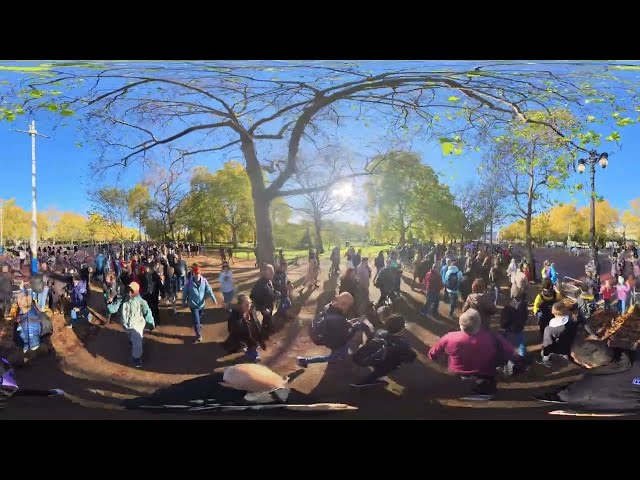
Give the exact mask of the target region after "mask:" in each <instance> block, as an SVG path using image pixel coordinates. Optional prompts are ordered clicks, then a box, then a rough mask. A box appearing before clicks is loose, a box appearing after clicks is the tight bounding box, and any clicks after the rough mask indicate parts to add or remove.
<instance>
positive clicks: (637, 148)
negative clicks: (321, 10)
mask: <svg viewBox="0 0 640 480" xmlns="http://www.w3.org/2000/svg"><path fill="white" fill-rule="evenodd" d="M630 110H631V111H633V109H632V108H630ZM30 120H31V118H27V117H25V116H19V117H18V118H17V120H16V121H15V122H13V123H7V122H3V123H0V145H2V153H1V154H0V165H2V175H0V198H3V199H8V198H15V199H16V201H17V203H18V204H19V205H20V206H22V207H23V208H25V209H29V208H30V204H31V140H30V138H29V136H28V135H26V134H22V133H17V132H15V131H14V130H13V129H15V128H18V129H26V128H27V124H28V122H29V121H30ZM35 120H36V123H37V129H38V131H40V132H41V133H43V134H46V135H49V136H50V138H48V139H43V138H38V140H37V161H38V205H39V210H41V211H42V210H45V209H46V208H47V207H50V206H54V207H56V208H58V209H60V210H64V211H73V212H77V213H81V214H85V213H86V212H87V210H88V209H89V207H90V204H89V201H88V198H87V191H88V190H89V189H90V188H91V187H92V186H95V183H94V182H95V180H94V179H93V177H92V173H91V172H90V171H89V170H88V168H87V165H88V162H89V161H90V160H91V159H92V156H93V155H95V153H94V152H93V151H92V150H91V148H90V147H89V146H86V145H85V146H84V147H83V148H78V147H77V146H76V144H77V143H78V142H86V138H85V137H84V136H83V135H82V134H81V132H79V130H78V128H77V125H76V120H75V119H74V117H71V118H70V119H69V121H68V126H67V127H58V128H56V129H54V124H53V119H52V118H48V117H47V116H46V115H43V116H41V117H36V118H35ZM595 130H596V131H598V129H597V128H595ZM606 130H607V129H604V130H602V131H599V133H603V134H604V135H603V136H607V135H608V134H609V133H610V130H611V129H610V128H608V131H606ZM620 131H621V133H622V136H623V138H622V144H621V147H622V148H620V146H617V145H615V144H612V143H608V142H603V144H602V146H601V147H600V149H601V150H604V151H609V152H611V155H610V162H609V167H608V168H607V169H606V170H605V171H602V172H598V175H597V184H598V192H599V193H600V194H601V195H603V196H604V197H605V198H606V199H607V200H609V201H610V202H611V203H612V205H613V206H614V207H616V208H619V209H625V208H627V207H628V202H629V201H630V200H631V199H633V198H635V197H637V196H640V192H637V189H636V185H637V181H636V178H637V171H638V167H640V164H639V163H638V162H637V161H636V155H638V152H640V126H639V125H638V124H635V125H631V126H627V127H625V128H624V129H621V130H620ZM338 135H339V137H340V142H341V144H343V145H344V146H345V147H346V148H349V149H350V150H352V151H354V152H359V153H364V154H367V152H371V151H372V150H371V149H372V145H378V146H379V144H377V143H376V142H379V141H380V130H379V129H378V128H377V127H376V126H375V125H374V126H369V127H364V126H362V125H361V124H360V125H348V126H346V127H344V128H343V129H342V130H340V131H339V134H338ZM405 146H409V145H405ZM410 148H411V149H412V150H413V151H415V152H417V153H419V154H421V156H422V158H423V161H424V162H425V163H428V164H430V165H431V166H432V167H433V168H434V169H435V170H436V171H438V172H441V173H442V174H443V175H442V176H441V180H442V181H443V182H445V183H448V184H449V185H451V187H452V189H453V190H455V188H456V187H457V186H459V185H462V184H464V183H466V182H468V181H470V180H473V179H474V178H475V177H476V176H477V175H476V172H477V170H476V169H477V166H478V165H479V163H480V162H481V153H478V152H473V151H471V152H469V151H465V153H464V154H463V155H461V156H459V157H454V156H448V157H444V156H443V154H442V151H441V148H440V145H439V143H438V142H437V141H434V142H428V141H425V140H422V139H420V138H414V139H413V140H412V141H411V143H410ZM232 158H237V159H239V158H240V157H239V155H237V154H236V153H234V152H231V153H227V154H226V155H223V154H219V155H218V154H213V155H211V156H209V157H208V158H207V160H206V161H204V162H203V161H201V160H200V161H198V163H199V164H205V165H206V166H208V167H209V168H212V169H215V168H217V167H219V166H220V165H221V164H222V163H223V162H224V161H226V160H229V159H232ZM141 176H142V172H141V170H140V169H139V168H132V169H131V170H129V171H128V172H127V174H126V175H124V176H123V177H122V184H121V185H122V186H125V187H129V186H132V185H133V184H134V183H136V182H137V181H139V180H140V179H141ZM577 180H578V177H577V174H576V179H575V180H572V183H576V181H577ZM560 198H561V199H562V200H563V201H570V200H571V199H570V197H569V195H568V194H563V195H561V197H560ZM576 198H577V200H578V204H579V205H586V204H587V202H586V198H585V196H584V195H583V194H578V196H577V197H576ZM348 217H349V218H355V217H361V214H360V215H354V214H350V215H349V216H348Z"/></svg>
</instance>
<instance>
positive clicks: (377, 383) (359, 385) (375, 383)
mask: <svg viewBox="0 0 640 480" xmlns="http://www.w3.org/2000/svg"><path fill="white" fill-rule="evenodd" d="M382 385H385V386H386V385H389V382H387V381H386V380H382V379H377V380H371V381H368V382H358V383H352V384H351V386H352V387H354V388H364V387H376V386H382Z"/></svg>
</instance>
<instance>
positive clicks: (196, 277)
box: [182, 263, 218, 343]
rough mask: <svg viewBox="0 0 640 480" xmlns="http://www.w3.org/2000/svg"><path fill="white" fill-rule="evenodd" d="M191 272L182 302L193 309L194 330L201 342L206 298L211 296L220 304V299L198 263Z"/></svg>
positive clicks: (212, 299) (215, 302) (198, 340)
mask: <svg viewBox="0 0 640 480" xmlns="http://www.w3.org/2000/svg"><path fill="white" fill-rule="evenodd" d="M191 273H192V275H191V278H190V279H189V281H188V282H187V283H186V284H185V286H184V289H183V291H182V304H183V306H187V305H188V306H189V310H191V321H192V322H193V331H194V332H195V334H196V339H195V343H201V342H202V316H203V314H204V308H205V300H206V299H207V297H209V298H210V299H211V301H213V304H214V305H217V304H218V300H216V297H215V295H214V294H213V290H211V286H210V285H209V282H208V281H207V279H206V278H204V277H203V276H202V275H201V274H200V266H199V265H198V264H197V263H196V264H194V265H193V267H192V268H191Z"/></svg>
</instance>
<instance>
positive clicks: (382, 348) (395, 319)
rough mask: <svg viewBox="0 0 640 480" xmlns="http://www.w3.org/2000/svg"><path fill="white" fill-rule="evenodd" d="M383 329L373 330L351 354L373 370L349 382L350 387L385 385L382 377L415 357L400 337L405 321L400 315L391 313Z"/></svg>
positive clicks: (414, 353) (358, 362)
mask: <svg viewBox="0 0 640 480" xmlns="http://www.w3.org/2000/svg"><path fill="white" fill-rule="evenodd" d="M385 327H386V329H385V330H378V331H377V332H375V333H374V334H373V335H372V337H371V338H370V339H368V340H367V342H366V343H365V344H364V345H363V346H362V347H360V348H359V349H358V350H357V351H356V352H355V353H354V354H353V361H354V362H355V363H356V364H358V365H360V366H363V367H373V370H372V371H371V372H370V373H369V374H368V375H367V376H366V377H365V378H363V379H362V380H361V381H360V382H358V383H353V384H351V386H352V387H368V386H372V385H386V384H387V382H386V381H385V380H383V379H382V377H384V376H386V375H388V374H389V373H391V372H392V371H393V370H396V369H397V368H399V367H400V366H401V365H402V364H403V363H410V362H413V361H414V360H415V359H416V352H414V351H413V350H412V349H411V347H410V346H409V343H408V342H407V341H406V340H405V339H404V338H402V332H403V330H404V328H405V321H404V317H402V315H398V314H393V315H390V316H389V317H388V318H387V319H386V320H385Z"/></svg>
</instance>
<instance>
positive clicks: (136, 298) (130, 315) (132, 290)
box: [107, 282, 155, 368]
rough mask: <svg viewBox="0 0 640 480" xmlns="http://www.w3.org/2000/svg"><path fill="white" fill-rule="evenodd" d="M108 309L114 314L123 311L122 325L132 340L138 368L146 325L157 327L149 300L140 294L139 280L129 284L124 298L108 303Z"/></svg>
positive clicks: (134, 360) (134, 357) (133, 354)
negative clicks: (145, 299) (146, 300)
mask: <svg viewBox="0 0 640 480" xmlns="http://www.w3.org/2000/svg"><path fill="white" fill-rule="evenodd" d="M107 311H108V312H109V313H110V314H111V315H113V314H114V313H117V312H118V311H120V312H121V318H122V326H123V327H124V329H125V331H126V332H127V335H128V336H129V341H130V342H131V356H132V358H133V364H134V366H135V367H136V368H141V367H142V337H143V335H144V327H145V326H146V325H149V327H150V328H151V329H153V328H155V322H154V321H153V314H152V313H151V309H150V308H149V305H148V304H147V302H145V301H144V299H143V298H142V297H141V296H140V285H139V284H138V283H137V282H131V283H130V284H129V287H128V290H127V294H126V295H125V296H124V298H117V297H116V298H115V299H114V300H113V301H112V302H109V304H108V305H107Z"/></svg>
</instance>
